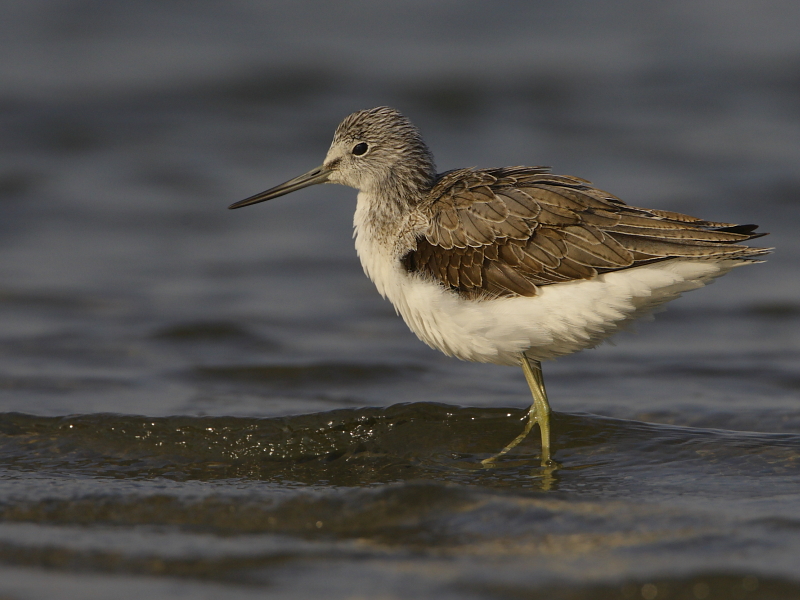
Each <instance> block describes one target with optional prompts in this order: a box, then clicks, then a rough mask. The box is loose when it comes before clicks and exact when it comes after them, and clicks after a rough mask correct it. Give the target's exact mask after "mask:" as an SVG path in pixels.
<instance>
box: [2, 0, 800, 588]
mask: <svg viewBox="0 0 800 600" xmlns="http://www.w3.org/2000/svg"><path fill="white" fill-rule="evenodd" d="M7 4H8V6H4V7H3V8H2V9H0V10H1V11H2V12H3V15H2V16H3V18H0V52H2V54H3V57H4V60H2V61H0V82H2V83H3V85H2V86H0V133H2V135H0V157H1V159H2V160H0V314H1V315H2V318H0V598H3V599H4V600H5V598H13V599H17V598H49V597H58V598H81V599H85V598H107V597H111V596H113V597H115V598H128V597H130V598H140V597H143V596H147V597H153V598H183V597H187V598H188V597H192V598H219V597H225V598H240V597H241V598H251V597H263V596H264V595H269V596H270V597H276V598H310V597H324V598H411V597H413V598H437V599H439V598H508V599H517V598H520V599H521V598H548V599H560V598H564V599H578V598H580V599H594V598H603V599H605V598H631V599H632V598H645V599H648V600H653V599H656V598H658V599H662V598H674V599H678V598H686V599H699V600H703V599H705V598H711V599H725V600H728V599H731V598H758V599H761V598H796V597H798V596H800V578H798V575H797V573H798V567H800V561H798V556H800V518H798V515H799V514H800V360H799V359H800V301H798V298H800V277H798V274H797V269H796V267H795V264H796V263H797V261H798V260H800V245H799V244H798V242H797V236H796V234H795V232H796V230H797V227H798V226H799V225H800V213H799V212H798V207H799V206H800V176H798V172H797V164H798V162H800V111H798V106H800V83H798V78H797V72H798V64H800V63H798V57H800V39H798V37H797V33H796V32H797V28H798V25H800V9H798V8H797V6H795V4H796V3H790V2H775V3H772V4H770V5H769V6H765V5H764V4H763V3H758V4H756V3H749V2H745V1H741V2H738V1H737V2H734V3H731V2H726V3H718V2H706V3H702V4H701V5H697V4H686V5H684V4H683V3H679V2H668V3H666V4H664V3H662V4H658V5H652V6H651V5H641V4H639V3H630V2H625V1H622V0H618V1H615V2H612V3H610V4H609V3H605V4H603V5H602V8H601V5H599V4H596V3H590V2H578V3H572V4H570V5H553V6H548V7H544V6H536V5H535V4H530V5H529V6H522V5H520V6H516V5H511V4H509V5H505V6H500V5H498V6H497V7H495V6H494V5H493V8H492V11H495V12H494V13H493V15H491V16H492V18H488V15H487V14H486V8H485V5H483V4H480V3H459V4H458V5H456V4H448V3H440V4H437V5H436V7H435V8H434V7H432V6H431V5H430V4H429V3H425V4H423V3H415V2H409V3H404V4H403V5H393V6H386V7H383V6H377V5H374V3H366V2H349V3H344V4H341V5H340V6H338V7H337V9H336V10H335V11H334V10H327V9H320V8H319V7H318V6H317V5H313V7H312V5H310V4H309V5H307V4H304V3H300V2H292V3H288V2H287V3H282V2H270V3H264V4H259V3H249V2H244V1H243V2H232V3H231V2H229V3H224V4H223V3H219V2H214V1H210V0H209V1H205V2H196V3H192V4H191V5H189V4H186V5H184V4H181V3H156V4H149V3H127V4H119V3H106V4H97V3H88V2H68V1H66V0H40V1H37V2H29V3H17V4H13V3H7ZM734 9H735V10H734ZM398 23H401V24H403V26H402V27H398ZM378 104H391V105H394V106H397V107H398V108H399V109H401V110H403V111H404V112H405V113H406V114H408V115H409V116H410V117H411V118H412V119H413V120H414V121H415V123H417V124H418V125H419V126H420V128H421V129H422V130H423V133H424V135H425V136H426V139H427V140H428V141H429V143H430V145H431V147H432V149H433V151H434V153H435V155H436V157H437V160H438V164H439V167H440V169H441V170H445V169H449V168H454V167H458V166H465V165H480V166H497V165H504V164H550V165H553V167H554V170H555V171H556V172H559V173H567V174H574V175H578V176H581V177H585V178H588V179H591V180H593V181H594V182H595V183H596V184H597V185H598V186H599V187H601V188H603V189H608V190H610V191H612V192H613V193H615V194H617V195H619V196H620V197H622V199H623V200H626V201H628V202H629V203H631V204H638V205H643V206H655V207H659V208H665V209H671V210H678V211H684V212H688V213H691V214H696V215H698V216H701V217H704V218H709V219H714V220H726V221H733V222H757V223H760V224H761V225H762V228H763V229H764V230H766V231H770V232H771V235H770V237H768V238H764V239H763V240H759V242H762V241H763V242H764V243H765V244H767V245H770V246H775V247H776V248H777V251H776V253H775V254H774V255H772V256H770V257H769V260H768V262H766V263H765V264H761V265H756V266H752V267H747V268H744V269H740V270H736V271H735V272H733V273H731V274H730V275H728V276H726V277H725V278H724V279H722V280H720V281H718V282H717V283H715V284H714V285H713V286H710V287H708V288H706V289H703V290H699V291H696V292H692V293H691V294H689V295H688V296H686V297H685V298H682V299H680V300H678V301H676V302H673V303H672V304H670V306H669V307H668V310H667V311H666V312H664V313H661V314H659V315H657V317H656V319H655V320H654V321H653V322H651V323H644V324H642V325H641V326H640V327H639V328H638V333H624V334H622V335H620V336H618V337H617V338H615V345H605V346H603V347H601V348H598V349H596V350H592V351H587V352H584V353H581V354H578V355H575V356H571V357H567V358H564V359H561V360H559V361H557V362H553V363H546V364H545V365H544V373H545V378H546V380H547V385H548V390H549V394H550V398H551V403H552V405H553V409H554V410H555V413H554V415H553V433H554V436H555V437H554V449H555V456H554V457H555V459H556V461H557V462H558V468H556V469H543V468H542V467H540V466H539V460H538V457H539V447H538V444H537V440H536V436H531V437H530V438H529V439H528V440H526V442H525V443H523V444H522V445H521V446H519V447H518V448H517V449H515V450H514V451H513V452H512V453H510V454H509V455H507V456H505V457H503V459H501V460H499V461H498V462H497V463H496V465H495V466H494V467H491V468H484V467H481V464H480V461H481V459H483V458H486V457H488V456H490V455H492V454H493V453H495V452H496V451H497V450H498V449H499V448H501V447H503V445H505V444H506V443H507V442H508V441H509V440H510V439H512V438H513V437H514V436H515V435H516V434H517V433H518V432H519V431H520V429H521V427H522V424H523V420H522V419H523V416H524V414H525V411H526V409H527V405H528V403H529V402H530V400H529V393H528V391H527V387H526V385H525V382H524V379H523V377H522V373H521V372H518V371H519V370H517V369H509V368H503V367H495V366H492V365H474V364H465V363H460V362H458V361H455V360H453V359H449V358H446V357H444V356H441V355H439V354H438V353H436V352H434V351H432V350H430V349H428V348H426V347H425V346H424V345H423V344H421V342H419V341H418V340H416V339H415V338H414V336H413V335H412V334H411V333H410V332H408V330H407V329H406V327H405V325H404V324H403V323H402V321H401V320H400V319H399V318H398V317H397V316H396V315H395V314H394V311H393V310H392V308H391V306H389V305H388V304H387V303H386V302H384V301H382V300H381V299H380V297H379V296H378V295H377V293H376V292H375V290H374V288H373V286H372V284H371V283H370V282H369V281H368V280H367V279H366V278H365V277H364V275H363V273H362V272H361V269H360V266H359V264H358V261H357V258H356V257H355V252H354V250H353V248H352V240H351V239H350V238H351V229H350V228H351V220H352V211H353V209H354V206H355V202H354V199H355V192H353V191H352V190H348V189H343V188H337V187H334V186H325V187H322V188H319V189H312V190H308V191H306V192H302V193H298V194H295V195H292V196H290V197H287V198H282V199H280V200H276V201H274V202H270V203H268V204H264V205H259V206H257V207H252V208H248V209H244V210H241V211H235V212H230V211H227V210H225V208H226V206H227V205H228V204H230V203H231V202H233V201H236V200H239V199H241V198H244V197H246V196H249V195H251V194H253V193H255V192H258V191H260V190H262V189H265V188H267V187H270V186H272V185H274V184H276V183H279V182H281V181H283V180H285V179H288V178H290V177H292V176H294V175H297V174H299V173H301V172H304V171H306V170H308V169H309V168H311V167H313V166H314V165H316V164H318V163H319V162H320V160H321V158H322V156H323V155H324V152H325V150H326V148H327V146H328V144H329V141H330V137H331V135H332V132H333V129H334V127H335V126H336V124H337V123H338V122H339V120H340V119H341V118H342V117H343V116H344V115H346V114H348V113H349V112H351V111H353V110H356V109H359V108H363V107H367V106H374V105H378Z"/></svg>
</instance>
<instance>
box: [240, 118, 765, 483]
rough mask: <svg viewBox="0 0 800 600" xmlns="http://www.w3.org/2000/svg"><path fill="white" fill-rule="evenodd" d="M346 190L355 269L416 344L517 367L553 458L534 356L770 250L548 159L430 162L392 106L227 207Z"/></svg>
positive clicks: (577, 342) (643, 311)
mask: <svg viewBox="0 0 800 600" xmlns="http://www.w3.org/2000/svg"><path fill="white" fill-rule="evenodd" d="M329 183H332V184H341V185H345V186H349V187H352V188H355V189H356V190H358V197H357V204H356V210H355V215H354V218H353V228H354V238H355V247H356V251H357V254H358V257H359V259H360V261H361V265H362V267H363V269H364V271H365V273H366V275H367V276H368V277H369V278H370V279H371V280H372V281H373V282H374V284H375V286H376V287H377V290H378V292H379V293H380V294H381V296H383V297H384V298H387V299H388V300H389V301H390V302H391V303H392V305H393V306H394V308H395V310H396V312H397V313H399V315H400V316H401V317H402V318H403V320H404V321H405V322H406V324H407V325H408V327H409V328H410V329H411V331H412V332H414V333H415V334H416V335H417V337H419V339H421V340H422V341H423V342H425V343H426V344H427V345H428V346H431V347H432V348H435V349H437V350H440V351H441V352H443V353H444V354H446V355H448V356H454V357H457V358H459V359H462V360H466V361H473V362H482V363H493V364H498V365H509V366H521V367H522V370H523V373H524V375H525V379H526V381H527V383H528V386H529V388H530V392H531V395H532V396H533V402H532V404H531V406H530V409H529V410H528V413H527V421H526V424H525V426H524V429H523V431H522V432H521V433H520V434H519V435H518V436H517V437H516V438H515V439H514V440H512V441H511V442H510V443H509V444H508V445H506V446H505V447H504V448H503V449H502V450H500V451H499V452H497V453H496V454H493V455H492V456H490V457H488V458H486V459H483V460H482V461H481V462H482V463H483V464H484V465H485V466H492V465H493V464H494V462H495V461H496V460H497V459H498V458H499V457H501V456H503V455H505V454H507V453H508V452H509V451H510V450H512V449H513V448H514V447H516V446H517V445H518V444H519V443H520V442H521V441H522V440H524V439H525V438H526V436H527V435H528V434H529V432H530V431H531V430H532V429H533V427H534V426H536V425H538V426H539V431H540V437H541V455H540V458H541V464H542V466H543V467H548V466H552V465H554V464H556V463H554V461H553V460H552V458H551V457H552V449H551V439H550V437H551V436H550V412H551V410H550V403H549V400H548V397H547V392H546V389H545V385H544V378H543V375H542V367H541V362H542V361H545V360H550V359H554V358H557V357H560V356H564V355H568V354H571V353H573V352H577V351H580V350H583V349H586V348H591V347H594V346H597V345H598V344H600V343H601V342H602V341H604V340H605V339H606V338H608V337H610V336H611V335H613V334H614V333H616V332H617V331H619V330H620V329H622V328H624V327H626V326H627V325H628V324H629V323H631V322H632V321H634V320H635V319H638V318H640V317H642V316H645V315H647V314H649V313H651V312H652V311H653V309H655V308H656V307H658V306H659V305H661V304H663V303H665V302H667V301H669V300H673V299H675V298H677V297H678V296H680V295H681V294H682V293H683V292H686V291H689V290H692V289H696V288H699V287H702V286H703V285H705V284H706V283H708V282H710V281H711V280H713V279H715V278H716V277H719V276H721V275H724V274H725V273H727V272H728V271H730V270H731V269H733V268H734V267H738V266H741V265H746V264H751V263H755V262H762V261H761V260H759V259H760V258H761V257H763V256H764V255H765V254H767V253H769V252H770V251H771V250H772V249H771V248H757V247H751V246H748V245H745V244H744V243H743V242H747V241H749V240H752V239H755V238H758V237H761V236H763V235H767V234H765V233H758V232H756V229H757V228H758V226H757V225H751V224H749V225H736V224H733V223H720V222H714V221H707V220H703V219H700V218H697V217H692V216H689V215H685V214H680V213H677V212H671V211H666V210H655V209H646V208H637V207H635V206H630V205H628V204H626V203H624V202H623V201H622V200H620V199H619V198H617V197H616V196H614V195H612V194H610V193H608V192H605V191H602V190H600V189H598V188H596V187H593V186H592V184H591V183H590V182H589V181H587V180H585V179H581V178H578V177H572V176H566V175H555V174H552V173H551V171H550V169H549V168H548V167H541V166H536V167H525V166H513V167H500V168H483V169H479V168H462V169H454V170H450V171H445V172H442V173H437V171H436V167H435V165H434V160H433V155H432V154H431V151H430V150H429V149H428V146H427V145H426V144H425V142H424V140H423V138H422V135H421V134H420V132H419V130H418V129H417V128H416V127H415V126H414V125H413V124H412V123H411V121H409V119H407V118H406V117H405V116H404V115H403V114H401V113H400V112H399V111H398V110H396V109H394V108H391V107H388V106H380V107H377V108H371V109H367V110H361V111H358V112H354V113H352V114H351V115H349V116H347V117H346V118H345V119H344V120H343V121H342V122H341V123H340V124H339V126H338V127H337V128H336V130H335V133H334V136H333V141H332V143H331V145H330V148H329V149H328V152H327V155H326V156H325V159H324V161H323V163H322V165H320V166H319V167H317V168H315V169H312V170H310V171H308V172H307V173H304V174H303V175H300V176H298V177H295V178H294V179H290V180H289V181H286V182H285V183H282V184H280V185H278V186H275V187H272V188H270V189H268V190H266V191H264V192H261V193H258V194H255V195H253V196H250V197H248V198H245V199H244V200H241V201H239V202H235V203H233V204H231V205H230V206H229V208H231V209H237V208H241V207H244V206H251V205H253V204H257V203H259V202H264V201H266V200H272V199H274V198H277V197H279V196H283V195H285V194H289V193H291V192H294V191H297V190H300V189H302V188H306V187H308V186H312V185H316V184H329Z"/></svg>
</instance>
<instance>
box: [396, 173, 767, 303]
mask: <svg viewBox="0 0 800 600" xmlns="http://www.w3.org/2000/svg"><path fill="white" fill-rule="evenodd" d="M419 210H421V211H422V212H423V214H424V215H425V216H426V217H427V218H429V219H430V226H429V227H428V229H427V230H426V231H425V232H424V234H423V235H422V236H420V237H419V238H418V239H417V247H416V249H415V250H412V251H411V252H409V253H408V254H407V255H406V256H405V257H404V258H403V264H404V265H405V266H406V268H407V269H408V270H410V271H415V272H422V273H424V274H427V275H428V276H429V277H432V278H433V279H435V280H437V281H439V282H441V283H442V284H444V285H446V286H448V287H450V288H452V289H454V290H456V291H458V292H459V293H462V294H464V295H466V296H467V297H472V298H479V297H493V296H533V295H535V294H536V290H537V286H540V285H548V284H553V283H560V282H566V281H572V280H578V279H590V278H592V277H595V276H597V275H598V274H599V273H605V272H608V271H616V270H619V269H625V268H629V267H634V266H637V265H641V264H646V263H649V262H653V261H656V260H664V259H667V258H673V257H686V258H696V259H720V258H736V259H752V258H754V257H757V256H760V255H761V254H764V253H766V252H767V250H764V249H760V248H750V247H748V246H743V245H741V244H740V243H741V242H745V241H747V240H750V239H753V238H755V237H759V236H760V235H763V234H758V233H754V232H755V229H756V226H755V225H735V224H731V223H718V222H713V221H704V220H702V219H698V218H696V217H691V216H689V215H684V214H681V213H675V212H670V211H662V210H648V209H642V208H636V207H632V206H628V205H626V204H625V203H623V202H622V201H621V200H619V199H618V198H616V197H614V196H612V195H611V194H608V193H606V192H603V191H602V190H598V189H596V188H593V187H591V186H590V185H589V182H587V181H585V180H583V179H578V178H577V177H567V176H559V175H551V174H549V173H548V172H547V170H546V169H544V168H542V167H509V168H505V169H487V170H473V169H461V170H458V171H451V172H449V173H445V174H443V175H442V176H440V178H439V181H438V182H437V184H436V185H435V186H434V187H433V189H432V190H431V191H430V192H429V193H428V196H427V197H426V200H425V202H424V203H423V204H422V205H420V207H419Z"/></svg>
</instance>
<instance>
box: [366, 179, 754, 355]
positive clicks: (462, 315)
mask: <svg viewBox="0 0 800 600" xmlns="http://www.w3.org/2000/svg"><path fill="white" fill-rule="evenodd" d="M366 200H368V199H367V198H364V197H363V194H359V201H358V206H357V208H356V214H355V218H354V228H355V238H356V251H357V252H358V256H359V258H360V259H361V264H362V266H363V267H364V272H365V273H366V274H367V276H368V277H369V278H370V279H371V280H372V281H373V282H374V283H375V286H376V287H377V288H378V291H379V292H380V294H381V295H382V296H384V297H385V298H388V299H389V301H390V302H391V303H392V304H393V305H394V307H395V310H397V312H398V313H399V314H400V315H401V316H402V317H403V319H404V320H405V322H406V324H407V325H408V326H409V328H410V329H411V331H413V332H414V333H415V334H416V335H417V336H418V337H419V338H420V339H421V340H422V341H423V342H425V343H426V344H428V345H429V346H431V347H433V348H436V349H437V350H441V351H442V352H444V353H445V354H447V355H449V356H455V357H458V358H460V359H462V360H469V361H474V362H488V363H495V364H503V365H517V364H519V353H520V352H523V351H526V352H527V355H528V356H529V357H530V358H533V359H536V360H547V359H552V358H556V357H558V356H563V355H566V354H571V353H573V352H577V351H579V350H583V349H585V348H590V347H593V346H596V345H597V344H599V343H600V342H602V341H603V340H604V339H606V338H608V337H609V336H611V335H613V334H614V333H616V332H617V331H619V329H620V328H622V327H624V326H625V325H626V324H628V323H629V322H630V321H632V320H634V319H637V318H639V317H641V316H643V315H645V314H647V313H649V312H650V311H651V310H652V309H654V308H655V307H657V306H658V305H660V304H662V303H664V302H667V301H669V300H672V299H674V298H677V297H678V296H679V295H680V294H681V293H683V292H685V291H688V290H692V289H695V288H698V287H702V286H703V285H705V284H706V283H708V282H709V281H710V280H711V279H714V278H715V277H718V276H720V275H724V274H725V273H727V272H728V271H729V270H730V269H731V268H733V267H735V266H738V265H740V264H743V262H742V261H736V260H725V261H710V260H686V259H673V260H668V261H663V262H658V263H653V264H650V265H644V266H641V267H636V268H633V269H623V270H621V271H614V272H611V273H606V274H603V275H598V276H597V277H595V278H594V279H591V280H580V281H572V282H569V283H559V284H555V285H547V286H541V287H540V288H539V294H537V295H536V296H535V297H532V298H527V297H516V298H497V299H492V300H478V301H476V300H466V299H464V298H462V297H461V296H459V295H458V294H456V293H454V292H452V291H450V290H447V289H445V288H444V287H443V286H442V285H440V284H438V283H436V282H434V281H431V280H428V279H425V278H423V277H421V276H419V275H417V274H409V273H408V272H407V271H406V270H405V268H404V267H403V266H402V264H401V263H400V260H399V259H400V257H399V256H398V253H397V251H396V250H395V248H394V240H387V239H385V238H383V239H379V238H378V236H376V235H374V231H373V230H372V229H371V227H370V225H369V221H368V219H367V214H366V213H367V206H368V202H367V201H366Z"/></svg>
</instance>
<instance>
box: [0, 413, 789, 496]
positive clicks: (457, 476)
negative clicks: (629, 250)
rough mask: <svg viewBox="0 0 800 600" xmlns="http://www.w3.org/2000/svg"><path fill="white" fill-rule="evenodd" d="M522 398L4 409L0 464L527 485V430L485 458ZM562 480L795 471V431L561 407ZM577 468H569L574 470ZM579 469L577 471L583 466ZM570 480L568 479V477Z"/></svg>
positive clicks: (101, 471)
mask: <svg viewBox="0 0 800 600" xmlns="http://www.w3.org/2000/svg"><path fill="white" fill-rule="evenodd" d="M525 412H526V411H523V410H518V409H496V408H485V409H477V408H463V407H453V406H448V405H441V404H432V403H413V404H400V405H395V406H390V407H388V408H359V409H342V410H336V411H331V412H324V413H315V414H308V415H296V416H289V417H280V418H258V419H256V418H234V417H189V416H181V417H161V418H152V417H142V416H123V415H114V414H92V415H77V416H69V417H39V416H32V415H25V414H19V413H5V414H2V415H1V416H0V459H2V462H3V466H4V468H5V469H11V470H22V471H31V470H36V471H51V472H53V471H55V472H58V473H64V472H75V473H81V474H85V475H90V476H97V477H142V478H153V477H167V478H173V479H177V480H186V479H199V480H214V479H230V478H244V479H257V480H270V481H281V482H290V481H294V482H300V483H304V484H319V483H322V484H325V485H338V486H363V485H371V484H373V483H376V482H382V483H385V482H392V481H406V480H409V479H413V478H423V479H431V478H434V479H437V480H442V479H444V480H447V481H452V482H463V483H477V484H481V485H488V486H492V487H497V486H509V485H510V486H516V487H520V486H522V487H526V486H529V485H530V482H531V473H532V472H535V471H536V469H537V468H538V456H539V440H538V436H537V435H536V433H535V432H534V433H533V434H532V435H530V436H529V437H528V439H527V440H526V441H525V442H524V443H523V444H521V445H520V446H519V447H518V448H517V449H515V451H514V452H513V453H510V454H509V455H507V456H506V457H504V458H503V459H502V460H500V461H498V462H497V464H496V467H495V468H493V469H485V468H482V467H481V466H480V460H481V459H483V458H486V457H488V456H490V455H491V454H493V453H495V452H497V451H498V450H499V449H500V448H502V447H503V446H504V445H505V444H506V443H507V442H508V441H509V440H510V439H511V438H513V437H514V436H515V435H516V434H517V433H518V431H519V429H520V428H521V426H522V421H523V419H524V417H525ZM552 429H553V433H554V435H555V458H556V460H557V461H559V463H560V468H559V469H557V470H556V471H555V473H556V475H557V477H558V481H559V482H560V485H567V486H568V487H570V486H571V485H581V484H582V485H586V484H590V483H591V484H592V485H605V484H602V483H601V482H603V481H605V482H608V481H612V480H616V481H617V484H616V485H619V482H620V481H624V480H625V478H626V477H629V476H630V475H631V474H633V473H635V474H637V476H638V481H639V484H640V485H642V484H643V482H646V481H647V480H648V478H654V477H658V476H660V477H662V478H663V477H665V476H668V475H676V474H682V475H683V476H684V478H686V479H687V480H690V479H691V478H692V477H697V478H700V477H702V476H703V474H704V473H709V472H714V473H715V474H717V475H720V474H722V475H725V474H727V475H730V476H749V475H751V474H752V473H759V474H761V475H762V476H766V475H769V474H772V475H775V476H793V475H794V476H796V475H797V474H798V473H800V435H797V434H768V433H748V432H733V431H724V430H716V429H697V428H689V427H677V426H672V425H664V424H652V423H642V422H638V421H626V420H621V419H612V418H607V417H599V416H596V415H585V414H565V413H556V414H554V415H553V417H552ZM571 473H572V475H570V474H571ZM577 473H580V475H577ZM570 482H571V483H570Z"/></svg>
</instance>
